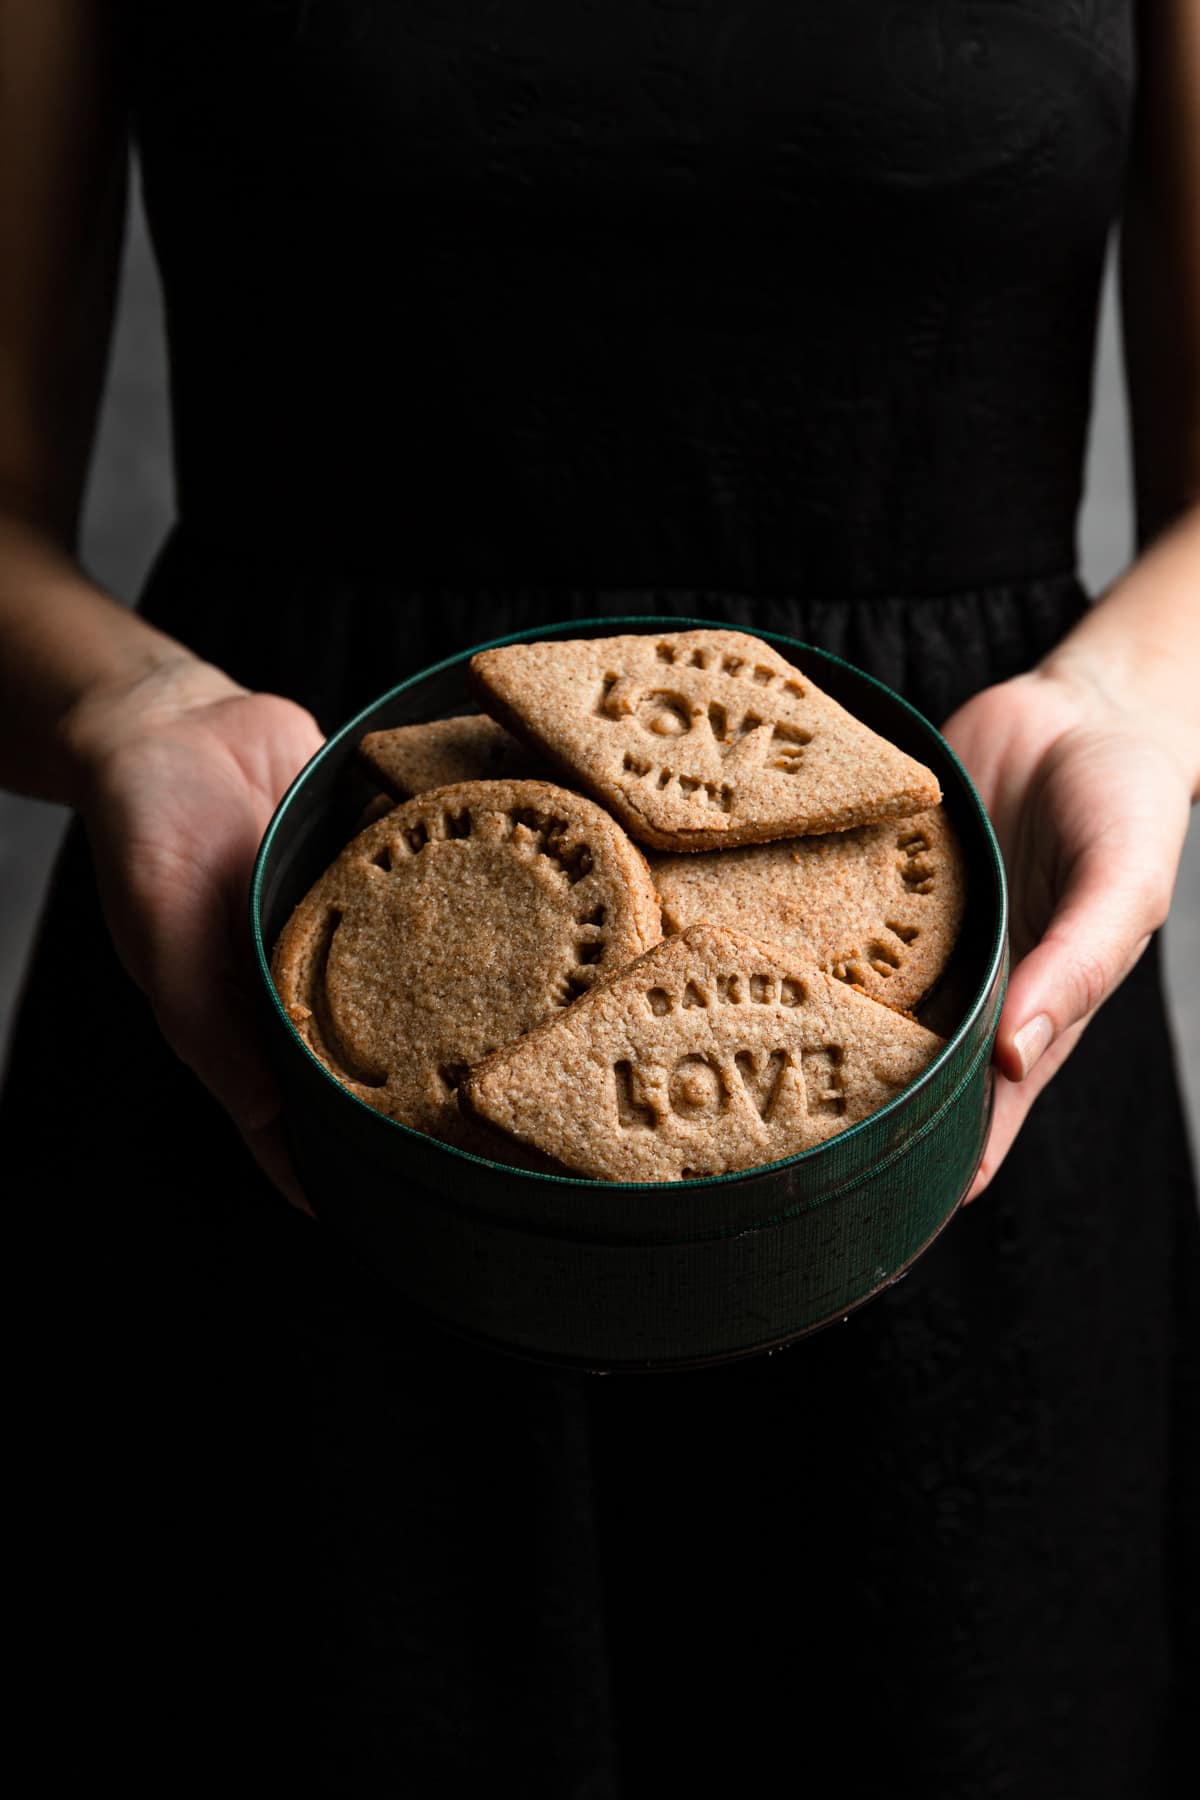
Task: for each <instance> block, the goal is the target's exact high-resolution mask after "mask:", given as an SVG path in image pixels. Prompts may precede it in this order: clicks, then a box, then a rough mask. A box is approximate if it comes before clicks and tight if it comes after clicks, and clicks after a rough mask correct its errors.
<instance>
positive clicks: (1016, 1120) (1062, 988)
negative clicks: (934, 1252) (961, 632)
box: [943, 665, 1191, 1202]
mask: <svg viewBox="0 0 1200 1800" xmlns="http://www.w3.org/2000/svg"><path fill="white" fill-rule="evenodd" d="M943 732H944V735H945V736H946V738H947V739H948V740H949V742H950V744H951V745H952V746H953V748H954V750H955V751H956V752H957V754H958V756H959V757H960V758H961V760H962V762H963V763H964V764H965V766H966V768H967V770H968V772H969V774H970V775H971V777H972V779H973V780H974V782H975V785H976V787H977V788H978V789H979V792H980V795H981V796H982V799H983V802H984V805H985V806H986V807H987V809H988V813H989V814H990V816H991V820H992V824H993V825H994V826H995V828H996V835H997V837H998V838H999V840H1000V848H1001V850H1002V852H1003V854H1004V864H1005V868H1006V869H1007V871H1008V881H1009V897H1010V904H1011V917H1010V934H1011V943H1012V955H1013V971H1012V976H1011V979H1010V982H1009V988H1008V995H1007V998H1006V1000H1005V1003H1004V1010H1003V1012H1002V1014H1001V1017H1000V1028H999V1034H998V1036H997V1040H996V1048H995V1056H994V1061H995V1065H996V1096H995V1113H994V1117H993V1122H992V1130H991V1135H990V1137H989V1139H988V1144H987V1149H986V1151H985V1153H984V1159H983V1162H982V1164H981V1166H980V1169H979V1173H978V1175H977V1176H976V1178H975V1181H974V1184H973V1185H972V1187H971V1190H970V1192H969V1193H968V1195H967V1200H968V1202H970V1201H971V1200H973V1199H975V1198H976V1197H977V1195H979V1194H980V1193H982V1191H983V1189H984V1188H985V1187H986V1186H987V1185H988V1183H989V1181H990V1180H991V1179H992V1176H993V1175H994V1174H995V1173H996V1170H997V1169H998V1168H999V1166H1000V1164H1001V1163H1002V1162H1003V1161H1004V1158H1005V1157H1006V1156H1007V1154H1008V1152H1009V1149H1010V1148H1011V1146H1012V1143H1013V1140H1014V1138H1015V1137H1016V1135H1017V1133H1018V1131H1019V1130H1020V1129H1021V1126H1022V1124H1023V1122H1024V1119H1025V1115H1026V1113H1027V1112H1028V1111H1029V1109H1030V1107H1031V1106H1032V1105H1033V1103H1034V1101H1035V1100H1036V1099H1037V1097H1038V1095H1039V1094H1040V1093H1041V1091H1042V1089H1043V1088H1044V1087H1045V1086H1046V1083H1047V1082H1048V1081H1050V1079H1051V1078H1052V1077H1053V1076H1054V1075H1055V1074H1056V1073H1057V1071H1058V1070H1059V1069H1060V1068H1061V1067H1062V1065H1063V1063H1064V1062H1065V1061H1066V1059H1067V1057H1068V1056H1070V1054H1071V1052H1072V1050H1073V1049H1074V1048H1075V1046H1076V1044H1077V1043H1078V1042H1079V1039H1080V1037H1081V1036H1082V1034H1083V1032H1084V1031H1085V1030H1086V1028H1087V1025H1088V1023H1089V1021H1090V1020H1091V1019H1092V1018H1093V1016H1094V1015H1095V1012H1096V1009H1097V1008H1098V1007H1099V1006H1100V1005H1101V1004H1102V1002H1103V1001H1104V1000H1105V999H1106V998H1107V997H1108V995H1109V994H1111V993H1112V991H1113V989H1114V988H1115V987H1117V985H1118V984H1119V983H1120V982H1121V981H1122V980H1123V979H1124V977H1125V976H1126V975H1127V974H1128V973H1129V971H1130V969H1131V968H1132V967H1133V965H1134V963H1135V962H1136V961H1137V959H1138V957H1139V956H1140V955H1141V954H1142V951H1143V950H1144V949H1145V948H1146V945H1147V943H1148V942H1149V940H1150V936H1151V934H1152V933H1153V932H1154V931H1156V930H1157V929H1158V927H1159V926H1160V925H1161V924H1162V923H1163V920H1164V919H1165V918H1166V916H1167V909H1168V907H1169V905H1170V901H1171V891H1172V888H1173V886H1174V883H1175V876H1176V873H1177V871H1178V868H1179V857H1180V852H1181V850H1182V848H1183V842H1184V837H1185V835H1186V833H1187V825H1188V810H1189V805H1190V800H1191V793H1190V779H1189V774H1188V771H1187V768H1186V766H1185V763H1184V760H1183V758H1182V757H1181V756H1180V755H1179V754H1178V752H1177V749H1176V746H1175V745H1174V744H1173V743H1172V741H1171V740H1170V738H1169V737H1166V736H1164V735H1162V734H1160V733H1159V732H1158V731H1157V729H1156V721H1155V720H1153V719H1148V718H1145V717H1141V716H1139V714H1138V713H1137V711H1136V710H1135V709H1132V708H1129V709H1127V708H1125V707H1122V706H1120V705H1118V704H1116V703H1115V702H1114V701H1113V699H1112V698H1111V697H1110V696H1109V695H1107V694H1106V693H1105V692H1104V691H1103V690H1102V689H1101V688H1100V687H1098V686H1094V685H1093V684H1092V683H1091V682H1090V681H1088V680H1087V679H1086V678H1085V677H1081V676H1080V675H1079V674H1077V673H1075V672H1074V671H1072V670H1070V669H1067V670H1062V669H1055V668H1054V667H1053V666H1052V665H1047V666H1043V667H1042V668H1038V669H1033V670H1030V671H1029V672H1028V673H1027V674H1024V675H1018V676H1016V677H1015V678H1014V679H1013V680H1011V681H1006V682H1003V683H1001V684H1000V685H999V686H997V687H991V688H985V689H984V690H983V692H982V693H979V694H977V695H976V696H975V697H974V698H973V699H971V700H969V701H968V702H967V703H966V705H965V706H962V707H960V708H959V710H958V711H957V712H956V713H955V714H954V715H953V717H952V718H951V719H949V720H948V721H947V723H946V725H945V726H944V727H943Z"/></svg>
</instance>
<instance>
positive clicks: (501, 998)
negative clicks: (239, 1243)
mask: <svg viewBox="0 0 1200 1800" xmlns="http://www.w3.org/2000/svg"><path fill="white" fill-rule="evenodd" d="M660 934H661V927H660V922H659V909H658V900H657V898H656V896H655V893H654V889H653V886H652V884H651V881H650V875H649V871H648V870H647V868H646V864H645V861H644V860H643V858H642V856H641V853H640V852H639V851H638V850H637V849H636V848H635V846H634V845H632V844H631V843H630V842H629V839H628V838H627V837H626V836H625V833H624V832H623V831H622V830H621V828H620V826H619V825H618V824H617V823H616V821H615V820H613V819H611V818H610V817H609V816H608V815H607V814H606V813H605V812H603V811H602V810H601V808H600V807H598V806H596V805H594V804H593V802H592V801H590V800H588V799H586V798H585V797H584V796H582V795H580V794H572V793H568V792H567V791H566V790H565V789H563V788H557V787H553V786H551V785H550V784H549V783H548V782H539V781H494V782H486V781H479V782H460V783H458V784H456V785H454V786H451V787H443V788H437V789H434V790H432V791H431V792H430V793H427V794H421V795H418V796H417V798H415V799H413V800H409V801H408V802H407V803H406V804H405V805H403V806H398V807H396V808H394V809H393V810H392V811H391V812H389V813H388V814H387V815H386V817H384V818H382V819H380V820H378V821H377V822H376V823H375V824H373V825H371V826H370V827H368V829H367V830H366V831H364V832H361V833H360V834H359V836H358V837H356V838H354V839H353V840H352V841H351V843H349V844H348V845H347V846H346V848H345V850H344V851H343V852H342V853H341V855H340V856H339V857H338V858H337V860H336V862H334V863H333V865H332V866H331V867H330V868H329V869H328V870H327V871H326V873H325V874H324V875H322V876H321V878H320V880H319V881H318V882H317V883H316V884H315V885H314V886H313V887H312V889H311V890H310V891H309V893H308V894H307V895H306V896H305V898H304V899H303V900H302V901H301V902H300V904H299V906H298V907H297V908H296V910H295V912H294V913H293V914H292V917H291V919H290V920H289V921H288V923H287V925H286V926H285V927H284V930H283V932H282V933H281V935H280V938H279V941H278V943H277V944H276V946H275V952H274V955H273V958H272V963H271V972H272V975H273V977H274V981H275V986H276V988H277V990H278V992H279V996H280V999H281V1000H282V1002H283V1004H284V1007H285V1008H286V1010H287V1014H288V1017H289V1018H290V1019H291V1021H292V1024H293V1025H294V1026H295V1028H296V1030H297V1031H298V1032H299V1033H300V1035H301V1036H302V1037H303V1038H304V1040H305V1042H306V1043H307V1044H308V1045H309V1047H310V1049H311V1050H312V1051H313V1053H314V1054H315V1055H316V1056H318V1057H319V1058H320V1060H321V1061H322V1062H323V1063H324V1064H325V1065H326V1067H327V1068H328V1069H329V1070H330V1071H331V1073H332V1074H334V1075H335V1076H336V1077H337V1078H338V1080H339V1081H340V1082H341V1083H342V1084H343V1086H345V1087H347V1088H348V1089H349V1090H350V1092H351V1093H353V1094H356V1095H357V1096H358V1097H359V1099H360V1100H364V1101H366V1103H367V1104H368V1105H369V1106H373V1107H375V1108H377V1110H378V1111H380V1112H384V1113H387V1114H388V1115H389V1116H390V1117H391V1118H394V1119H399V1120H400V1121H402V1122H403V1123H404V1124H406V1125H413V1126H415V1127H416V1128H417V1129H418V1130H420V1131H425V1132H428V1133H429V1134H430V1135H431V1136H434V1137H440V1138H444V1139H446V1140H447V1141H449V1142H453V1143H464V1142H466V1143H468V1147H472V1145H471V1141H470V1140H471V1133H470V1129H469V1128H468V1127H465V1126H464V1123H463V1120H462V1118H461V1116H460V1114H459V1110H458V1103H457V1099H456V1089H457V1087H458V1084H459V1082H460V1080H461V1079H462V1077H463V1075H464V1074H465V1072H466V1068H467V1065H468V1064H470V1063H472V1062H474V1061H476V1060H478V1059H479V1058H480V1057H482V1056H484V1055H486V1054H487V1053H488V1052H489V1051H491V1050H493V1049H494V1048H495V1047H496V1046H497V1045H500V1044H504V1043H507V1042H508V1040H509V1039H511V1038H515V1037H518V1036H519V1035H520V1034H521V1033H522V1032H524V1031H527V1030H528V1029H529V1028H530V1026H532V1025H535V1024H536V1023H537V1022H538V1021H539V1020H541V1019H544V1018H545V1017H546V1016H547V1015H548V1014H553V1013H555V1012H557V1011H559V1010H561V1009H562V1008H565V1007H567V1006H569V1005H570V1003H571V1002H572V1001H573V1000H574V999H575V998H576V997H577V996H578V995H580V994H582V993H585V992H586V991H587V990H588V988H589V987H590V986H591V985H592V984H593V983H594V982H596V981H598V980H600V979H602V978H603V977H604V976H606V975H608V974H611V973H612V972H614V971H615V970H617V969H620V968H622V967H624V966H625V965H626V964H627V963H629V962H630V961H631V960H632V959H633V958H635V957H637V956H640V955H641V954H642V952H643V951H644V950H646V949H648V948H649V947H650V946H651V945H652V944H655V943H657V942H658V940H659V937H660Z"/></svg>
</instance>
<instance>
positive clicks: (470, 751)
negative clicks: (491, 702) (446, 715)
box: [358, 713, 552, 800]
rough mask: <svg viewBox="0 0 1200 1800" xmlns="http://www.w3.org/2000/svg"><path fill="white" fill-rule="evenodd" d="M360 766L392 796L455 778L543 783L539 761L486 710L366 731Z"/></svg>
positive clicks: (446, 784)
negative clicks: (461, 716) (467, 714)
mask: <svg viewBox="0 0 1200 1800" xmlns="http://www.w3.org/2000/svg"><path fill="white" fill-rule="evenodd" d="M358 754H359V757H360V759H361V760H362V762H363V764H364V766H365V767H366V768H367V770H368V771H369V772H370V774H371V775H373V776H374V778H375V780H376V781H378V782H380V783H381V784H382V785H383V786H384V787H385V788H386V789H387V790H388V792H389V793H390V794H394V795H395V797H396V799H397V800H411V799H412V797H413V795H414V794H423V793H425V792H426V791H427V790H428V789H429V788H436V787H449V786H451V785H452V784H453V783H454V782H458V781H548V780H551V779H552V777H551V775H550V773H549V771H548V770H547V768H546V764H545V762H544V761H543V760H542V759H541V758H540V757H537V756H535V755H534V753H533V751H532V750H529V749H528V748H527V747H526V746H525V745H524V744H522V743H518V741H517V739H516V738H515V737H513V736H512V735H511V733H509V732H507V731H505V729H504V727H503V725H497V723H496V721H495V720H494V719H489V718H488V716H487V714H486V713H472V714H471V715H470V717H468V718H461V719H430V720H429V721H428V722H427V723H426V724H423V725H397V726H394V727H393V728H392V730H390V731H369V732H368V733H367V735H366V737H365V738H363V739H362V741H361V743H360V744H359V746H358Z"/></svg>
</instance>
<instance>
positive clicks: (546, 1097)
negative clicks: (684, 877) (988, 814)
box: [462, 925, 942, 1181]
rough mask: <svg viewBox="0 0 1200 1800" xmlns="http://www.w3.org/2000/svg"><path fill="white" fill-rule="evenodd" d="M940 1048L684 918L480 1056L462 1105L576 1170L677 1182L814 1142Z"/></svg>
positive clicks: (912, 1028)
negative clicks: (680, 927) (555, 1011)
mask: <svg viewBox="0 0 1200 1800" xmlns="http://www.w3.org/2000/svg"><path fill="white" fill-rule="evenodd" d="M941 1046H942V1039H941V1038H939V1037H936V1036H935V1035H934V1033H933V1032H931V1031H926V1030H925V1028H924V1026H922V1025H918V1024H917V1023H916V1021H915V1020H913V1019H909V1018H907V1017H906V1016H905V1015H904V1014H903V1013H898V1012H894V1011H892V1009H891V1008H890V1007H886V1006H880V1005H879V1004H878V1003H877V1002H876V1001H874V1000H872V999H870V998H869V997H868V996H867V995H865V994H859V993H856V992H855V991H854V990H853V989H852V988H848V987H846V986H844V985H843V984H842V983H841V982H838V981H835V980H834V979H833V978H832V977H831V976H829V975H826V974H823V973H822V972H821V971H820V970H817V969H809V968H804V967H803V966H801V965H800V964H798V963H797V962H796V961H795V960H794V959H792V958H791V957H788V956H786V955H785V954H784V953H783V952H781V951H777V950H773V949H769V948H768V947H767V946H766V945H763V944H759V943H756V942H755V940H754V939H753V938H750V937H747V936H746V935H745V934H744V933H742V932H738V931H728V930H725V929H723V928H721V927H719V926H712V925H693V926H691V927H690V928H689V929H688V930H687V931H685V932H682V933H681V934H680V935H679V936H678V937H674V938H669V939H667V940H666V941H665V942H664V943H662V944H660V945H659V946H658V947H657V948H656V949H654V950H651V951H649V952H648V953H647V954H646V955H645V956H642V957H640V958H639V959H638V961H637V962H635V963H633V964H632V965H631V966H630V967H629V968H627V969H625V970H623V971H622V972H621V973H620V974H619V975H615V976H613V977H612V979H611V980H609V981H605V982H603V983H602V984H601V985H600V986H599V987H597V988H595V989H593V991H592V992H591V993H590V994H587V995H585V996H584V997H583V998H582V999H580V1000H579V1001H578V1002H577V1003H576V1004H575V1005H574V1006H572V1007H570V1008H569V1009H568V1010H567V1011H566V1012H564V1013H561V1014H560V1015H559V1016H557V1017H556V1018H554V1019H552V1020H550V1021H548V1022H547V1023H546V1024H544V1025H541V1026H539V1027H538V1028H537V1029H536V1030H534V1031H531V1032H529V1033H528V1034H527V1035H526V1036H525V1037H522V1038H521V1039H519V1040H518V1041H517V1042H516V1043H513V1044H509V1045H506V1046H505V1047H504V1048H503V1049H501V1050H499V1051H497V1052H495V1053H494V1054H493V1055H492V1056H490V1057H487V1058H486V1059H485V1060H484V1061H482V1062H481V1063H480V1064H478V1065H477V1066H476V1067H475V1068H473V1069H472V1070H471V1071H470V1074H469V1075H468V1077H467V1080H466V1081H465V1082H464V1084H463V1087H462V1104H463V1107H464V1110H466V1111H468V1112H470V1113H472V1114H474V1115H475V1116H477V1117H480V1118H482V1119H485V1120H487V1121H488V1122H489V1123H490V1124H492V1125H494V1126H497V1127H498V1128H499V1129H500V1130H502V1131H504V1132H507V1133H508V1134H509V1135H510V1136H512V1137H514V1138H516V1139H517V1140H518V1141H520V1142H522V1143H525V1144H531V1145H534V1146H536V1147H537V1148H538V1149H539V1150H542V1151H543V1152H545V1153H546V1154H547V1155H549V1156H551V1157H553V1158H554V1160H555V1161H557V1162H560V1163H562V1164H563V1165H564V1166H566V1167H567V1168H570V1169H574V1170H576V1171H577V1172H578V1173H580V1174H583V1175H590V1176H594V1177H596V1178H598V1179H600V1180H605V1181H678V1180H685V1179H687V1178H688V1177H689V1176H693V1175H718V1174H724V1173H727V1172H728V1171H731V1170H734V1169H748V1168H755V1167H757V1166H758V1165H760V1164H762V1163H769V1162H774V1161H776V1160H777V1159H778V1158H780V1157H785V1156H793V1155H795V1154H796V1153H797V1152H798V1151H801V1150H806V1149H808V1148H809V1147H810V1146H811V1145H813V1144H819V1143H823V1142H824V1141H825V1140H826V1139H827V1138H830V1137H833V1136H834V1135H835V1134H836V1133H837V1132H839V1131H844V1130H845V1129H846V1127H847V1126H848V1125H853V1124H854V1123H855V1122H856V1121H857V1120H859V1119H863V1118H866V1116H867V1114H868V1113H872V1112H874V1111H876V1109H877V1108H878V1107H880V1106H883V1105H884V1104H885V1103H886V1102H887V1101H889V1100H891V1099H892V1098H893V1097H894V1096H895V1095H896V1094H898V1093H899V1092H900V1090H901V1089H902V1088H904V1087H906V1086H907V1085H908V1083H909V1082H910V1081H912V1080H913V1079H914V1077H916V1076H917V1075H919V1074H920V1072H921V1070H922V1069H924V1068H925V1067H926V1065H927V1064H928V1063H929V1062H930V1060H931V1059H932V1058H933V1056H934V1055H935V1054H936V1053H937V1051H938V1050H939V1049H940V1048H941Z"/></svg>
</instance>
